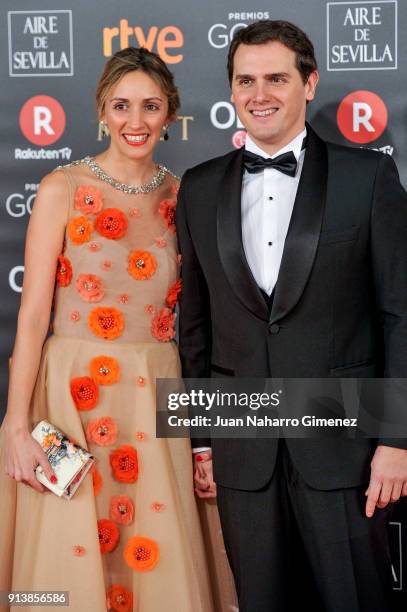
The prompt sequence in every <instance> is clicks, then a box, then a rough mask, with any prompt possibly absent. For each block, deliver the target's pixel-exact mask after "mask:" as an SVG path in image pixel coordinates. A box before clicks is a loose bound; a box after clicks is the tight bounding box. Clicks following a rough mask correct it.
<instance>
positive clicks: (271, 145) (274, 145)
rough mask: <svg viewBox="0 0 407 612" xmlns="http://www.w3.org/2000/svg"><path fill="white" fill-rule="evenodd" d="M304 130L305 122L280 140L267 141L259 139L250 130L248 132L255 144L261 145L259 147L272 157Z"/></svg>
mask: <svg viewBox="0 0 407 612" xmlns="http://www.w3.org/2000/svg"><path fill="white" fill-rule="evenodd" d="M304 130H305V123H304V125H303V126H302V127H300V128H298V129H297V130H295V131H294V130H293V132H291V133H290V134H287V136H286V137H285V138H283V139H281V140H279V141H278V142H265V141H262V140H258V139H257V138H255V137H254V136H252V135H251V134H250V132H248V135H249V136H250V138H251V140H252V141H253V142H254V144H255V145H256V146H258V147H259V149H261V150H262V151H264V152H265V153H267V155H270V157H272V156H273V155H275V154H276V153H278V151H280V150H281V149H284V147H286V146H287V145H288V144H290V142H292V141H293V140H295V138H297V136H298V135H299V134H301V132H303V131H304Z"/></svg>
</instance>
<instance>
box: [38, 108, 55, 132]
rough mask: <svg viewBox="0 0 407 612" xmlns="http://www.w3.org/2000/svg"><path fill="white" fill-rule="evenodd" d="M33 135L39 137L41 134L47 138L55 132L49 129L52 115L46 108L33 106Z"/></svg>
mask: <svg viewBox="0 0 407 612" xmlns="http://www.w3.org/2000/svg"><path fill="white" fill-rule="evenodd" d="M33 113H34V134H35V135H36V136H40V135H41V134H42V133H43V132H45V134H48V135H49V136H54V135H55V132H54V130H53V129H52V127H51V119H52V114H51V111H50V109H49V108H48V106H34V108H33Z"/></svg>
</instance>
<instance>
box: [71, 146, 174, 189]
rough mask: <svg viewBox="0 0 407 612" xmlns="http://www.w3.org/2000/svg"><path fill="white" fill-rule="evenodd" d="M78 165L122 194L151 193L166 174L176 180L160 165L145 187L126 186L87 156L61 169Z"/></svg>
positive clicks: (171, 173) (172, 174) (169, 171)
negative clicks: (85, 167)
mask: <svg viewBox="0 0 407 612" xmlns="http://www.w3.org/2000/svg"><path fill="white" fill-rule="evenodd" d="M78 164H86V165H87V166H88V168H89V169H90V170H91V171H92V172H93V173H94V174H96V176H97V177H98V178H100V180H101V181H104V182H105V183H109V185H111V186H112V187H114V188H115V189H118V190H119V191H124V193H133V194H137V193H151V191H154V190H155V189H157V187H159V186H160V185H161V184H162V182H163V181H164V179H165V175H166V174H170V175H171V176H173V177H174V178H178V177H177V176H176V174H174V173H173V172H171V170H169V169H168V168H167V167H166V166H163V165H162V164H158V172H156V174H155V175H154V176H153V178H152V179H151V181H150V182H149V183H146V184H145V185H137V186H135V185H127V184H126V183H121V182H120V181H117V180H116V179H114V178H112V177H111V176H109V175H108V174H106V172H105V171H104V170H102V168H101V167H100V166H99V165H98V164H97V163H96V162H95V160H94V159H93V157H90V156H89V155H87V156H86V157H84V158H83V159H79V160H78V161H74V162H72V163H71V164H67V165H66V166H63V167H65V168H66V167H67V166H77V165H78Z"/></svg>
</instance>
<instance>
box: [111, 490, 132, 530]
mask: <svg viewBox="0 0 407 612" xmlns="http://www.w3.org/2000/svg"><path fill="white" fill-rule="evenodd" d="M110 518H111V519H112V521H115V522H116V523H119V524H120V525H131V523H132V522H133V519H134V504H133V502H132V501H131V499H130V498H129V497H127V495H115V496H114V497H112V499H111V500H110Z"/></svg>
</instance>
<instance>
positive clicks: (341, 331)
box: [177, 125, 407, 490]
mask: <svg viewBox="0 0 407 612" xmlns="http://www.w3.org/2000/svg"><path fill="white" fill-rule="evenodd" d="M307 129H308V140H307V148H306V152H305V160H304V166H303V169H302V174H301V179H300V183H299V187H298V192H297V197H296V200H295V204H294V210H293V214H292V218H291V223H290V226H289V230H288V234H287V238H286V242H285V247H284V252H283V258H282V262H281V267H280V272H279V276H278V281H277V284H276V287H275V292H274V300H273V304H272V308H271V311H269V309H268V307H267V304H266V301H265V299H264V296H263V295H262V293H261V291H260V289H259V287H258V286H257V284H256V282H255V280H254V278H253V276H252V274H251V271H250V268H249V266H248V263H247V261H246V258H245V254H244V250H243V244H242V229H241V183H242V175H243V167H242V154H243V150H242V149H240V150H237V151H233V152H231V153H228V154H227V155H225V156H223V157H218V158H216V159H212V160H209V161H207V162H205V163H203V164H201V165H199V166H197V167H195V168H192V169H190V170H188V171H187V172H186V173H185V175H184V177H183V179H182V183H181V188H180V193H179V199H178V205H177V232H178V240H179V247H180V250H181V253H182V278H183V290H182V295H181V299H180V332H179V333H180V340H179V348H180V355H181V362H182V367H183V376H184V377H198V378H199V377H210V376H211V370H212V369H213V370H214V371H215V372H219V371H223V372H224V374H229V375H231V376H233V375H234V376H240V377H270V376H273V377H277V378H280V377H281V378H283V377H306V378H312V377H321V378H323V377H324V378H325V377H332V376H334V377H344V376H346V377H355V378H356V377H361V378H362V377H363V378H368V377H382V376H383V377H400V378H402V377H405V376H406V370H407V194H406V193H405V191H404V189H403V187H402V186H401V184H400V181H399V177H398V173H397V169H396V166H395V164H394V162H393V160H392V158H391V157H389V156H387V155H382V154H381V153H378V152H375V151H370V150H364V149H356V148H355V149H353V148H348V147H343V146H339V145H335V144H331V143H327V142H324V141H322V140H321V139H320V138H319V137H318V136H317V135H316V134H315V132H314V131H313V130H312V128H311V127H310V126H309V125H308V126H307ZM406 415H407V406H406ZM201 442H203V441H200V443H201ZM277 442H278V441H277V440H275V439H255V440H225V439H213V440H212V441H211V442H210V444H211V446H212V450H213V460H214V474H215V481H216V482H218V483H219V484H221V485H223V486H227V487H233V488H238V489H244V490H256V489H260V488H261V487H263V486H264V485H265V484H266V483H267V482H268V481H269V479H270V478H271V476H272V473H273V469H274V464H275V459H276V453H277ZM377 443H378V440H371V439H370V440H369V439H358V440H349V439H347V440H345V439H339V440H334V439H330V440H309V439H306V440H305V439H302V440H300V439H295V440H294V439H287V444H288V447H289V451H290V454H291V457H292V459H293V461H294V463H295V465H296V467H297V469H298V470H299V471H300V473H301V475H302V476H303V477H304V479H305V480H306V481H307V482H308V484H310V485H311V486H313V487H316V488H318V489H322V490H324V489H326V490H329V489H335V488H342V487H351V486H357V485H360V484H362V483H364V482H367V481H368V479H369V475H370V469H369V468H370V460H371V458H372V454H373V452H374V449H375V447H376V445H377ZM379 443H382V444H387V445H390V446H398V447H403V448H404V447H406V441H405V440H400V439H396V440H381V441H379Z"/></svg>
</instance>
